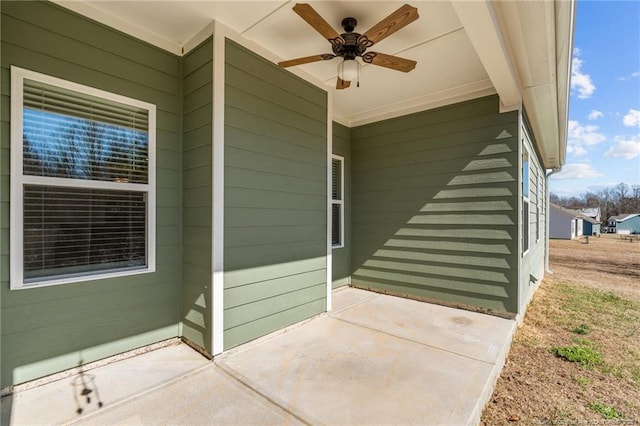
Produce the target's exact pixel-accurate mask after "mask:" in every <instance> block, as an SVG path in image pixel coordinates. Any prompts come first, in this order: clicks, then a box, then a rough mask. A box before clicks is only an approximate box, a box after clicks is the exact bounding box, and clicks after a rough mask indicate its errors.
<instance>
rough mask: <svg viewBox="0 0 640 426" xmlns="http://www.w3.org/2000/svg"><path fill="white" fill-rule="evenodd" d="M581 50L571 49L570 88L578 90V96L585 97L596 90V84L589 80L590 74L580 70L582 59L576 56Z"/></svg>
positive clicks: (588, 96)
mask: <svg viewBox="0 0 640 426" xmlns="http://www.w3.org/2000/svg"><path fill="white" fill-rule="evenodd" d="M581 53H582V52H581V51H580V49H578V48H575V49H573V55H574V56H573V59H572V60H571V89H576V90H577V91H578V98H580V99H587V98H590V97H591V95H593V92H595V91H596V86H595V84H593V81H591V76H590V75H589V74H585V73H583V72H582V64H583V61H582V59H580V58H578V56H580V54H581Z"/></svg>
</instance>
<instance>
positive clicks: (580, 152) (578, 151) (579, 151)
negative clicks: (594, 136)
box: [567, 145, 587, 157]
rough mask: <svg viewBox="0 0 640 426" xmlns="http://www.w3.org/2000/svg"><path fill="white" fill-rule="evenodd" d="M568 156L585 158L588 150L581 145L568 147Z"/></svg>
mask: <svg viewBox="0 0 640 426" xmlns="http://www.w3.org/2000/svg"><path fill="white" fill-rule="evenodd" d="M567 154H571V155H573V156H574V157H584V156H585V155H587V150H586V149H584V148H583V147H581V146H580V145H567Z"/></svg>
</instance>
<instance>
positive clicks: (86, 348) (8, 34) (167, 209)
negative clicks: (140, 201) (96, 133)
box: [0, 1, 181, 387]
mask: <svg viewBox="0 0 640 426" xmlns="http://www.w3.org/2000/svg"><path fill="white" fill-rule="evenodd" d="M1 13H2V17H1V19H2V22H1V27H2V37H1V39H2V46H1V51H2V53H1V54H2V66H1V68H0V73H1V75H0V78H1V81H2V87H1V102H2V117H1V123H0V124H1V127H0V137H1V144H0V158H1V162H0V164H1V166H0V186H1V193H2V198H1V200H0V216H1V217H2V220H1V223H0V227H1V230H2V244H1V247H0V250H1V255H0V256H1V257H0V262H1V265H0V269H1V270H2V276H1V285H2V288H1V292H2V306H1V308H2V330H1V332H2V336H1V338H2V354H1V355H2V356H1V358H2V387H4V386H7V385H11V384H16V383H20V382H24V381H27V380H31V379H34V378H37V377H40V376H43V375H47V374H51V373H54V372H56V371H60V370H64V369H67V368H71V367H75V366H77V365H78V363H80V362H90V361H94V360H97V359H100V358H104V357H107V356H111V355H114V354H117V353H121V352H123V351H126V350H130V349H134V348H137V347H140V346H144V345H147V344H150V343H153V342H156V341H158V340H162V339H167V338H170V337H174V336H177V335H178V332H179V330H178V322H179V305H178V303H176V301H177V300H179V298H180V275H179V274H180V272H179V271H180V259H179V253H180V251H179V250H180V214H179V211H180V199H181V189H180V185H179V180H178V179H179V175H180V135H179V132H180V110H179V108H180V102H179V90H180V88H179V70H180V61H179V58H178V57H176V56H174V55H171V54H168V53H166V52H163V51H162V50H160V49H157V48H154V47H151V46H149V45H147V44H145V43H143V42H140V41H137V40H135V39H133V38H131V37H129V36H126V35H124V34H121V33H119V32H117V31H114V30H112V29H109V28H107V27H105V26H103V25H101V24H97V23H95V22H92V21H90V20H88V19H86V18H82V17H80V16H78V15H76V14H74V13H72V12H69V11H67V10H66V9H63V8H60V7H58V6H56V5H54V4H52V3H45V2H7V1H3V2H2V10H1ZM11 65H16V66H19V67H22V68H26V69H30V70H33V71H37V72H41V73H44V74H48V75H52V76H55V77H59V78H62V79H66V80H70V81H74V82H77V83H81V84H84V85H88V86H92V87H96V88H98V89H102V90H106V91H110V92H114V93H117V94H120V95H124V96H128V97H131V98H135V99H140V100H143V101H146V102H150V103H153V104H155V105H156V106H157V140H156V144H157V165H156V166H157V175H156V176H157V188H156V191H157V192H156V195H157V208H156V220H157V229H156V240H157V242H156V250H157V253H156V257H157V260H156V272H155V273H152V274H143V275H137V276H131V277H123V278H117V279H108V280H99V281H88V282H84V283H75V284H66V285H59V286H52V287H42V288H34V289H25V290H18V291H10V290H9V261H10V258H9V256H10V247H9V242H8V240H9V174H10V170H9V157H10V139H9V126H10V123H9V105H10V99H9V97H10V87H11V86H10V66H11Z"/></svg>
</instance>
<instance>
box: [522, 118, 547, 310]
mask: <svg viewBox="0 0 640 426" xmlns="http://www.w3.org/2000/svg"><path fill="white" fill-rule="evenodd" d="M525 129H526V131H525ZM520 132H521V135H522V137H521V140H522V144H523V147H522V149H524V148H526V149H527V152H528V153H529V218H528V220H529V251H527V252H526V253H525V254H524V255H523V256H522V262H521V267H520V279H519V291H518V293H519V303H518V305H519V309H520V310H519V312H524V310H525V309H526V304H527V302H528V301H529V300H530V298H531V292H532V291H533V290H534V286H533V284H535V283H536V282H537V281H539V280H541V279H542V277H543V275H544V256H545V250H546V240H547V238H546V235H545V233H546V229H547V226H546V211H545V210H546V208H545V204H544V203H545V196H546V195H545V194H546V192H545V191H546V186H545V185H546V176H545V173H544V169H543V168H542V166H541V163H540V160H539V158H538V155H537V153H536V150H535V149H534V146H533V141H532V140H531V134H532V133H531V129H530V128H529V127H528V125H527V123H526V121H524V120H523V122H522V125H521V129H520ZM521 176H522V175H521ZM538 176H540V179H539V180H538ZM520 179H522V177H521V178H520ZM538 182H540V188H538ZM538 189H539V191H538ZM538 194H539V195H538ZM521 204H522V203H521ZM537 209H540V215H539V216H538V215H537V214H536V212H537ZM520 217H522V214H520ZM538 230H539V233H538ZM521 232H522V231H521Z"/></svg>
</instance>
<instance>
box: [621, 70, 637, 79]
mask: <svg viewBox="0 0 640 426" xmlns="http://www.w3.org/2000/svg"><path fill="white" fill-rule="evenodd" d="M638 77H640V71H636V72H632V73H631V74H629V76H628V77H620V78H618V80H620V81H629V80H633V79H634V78H638Z"/></svg>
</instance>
